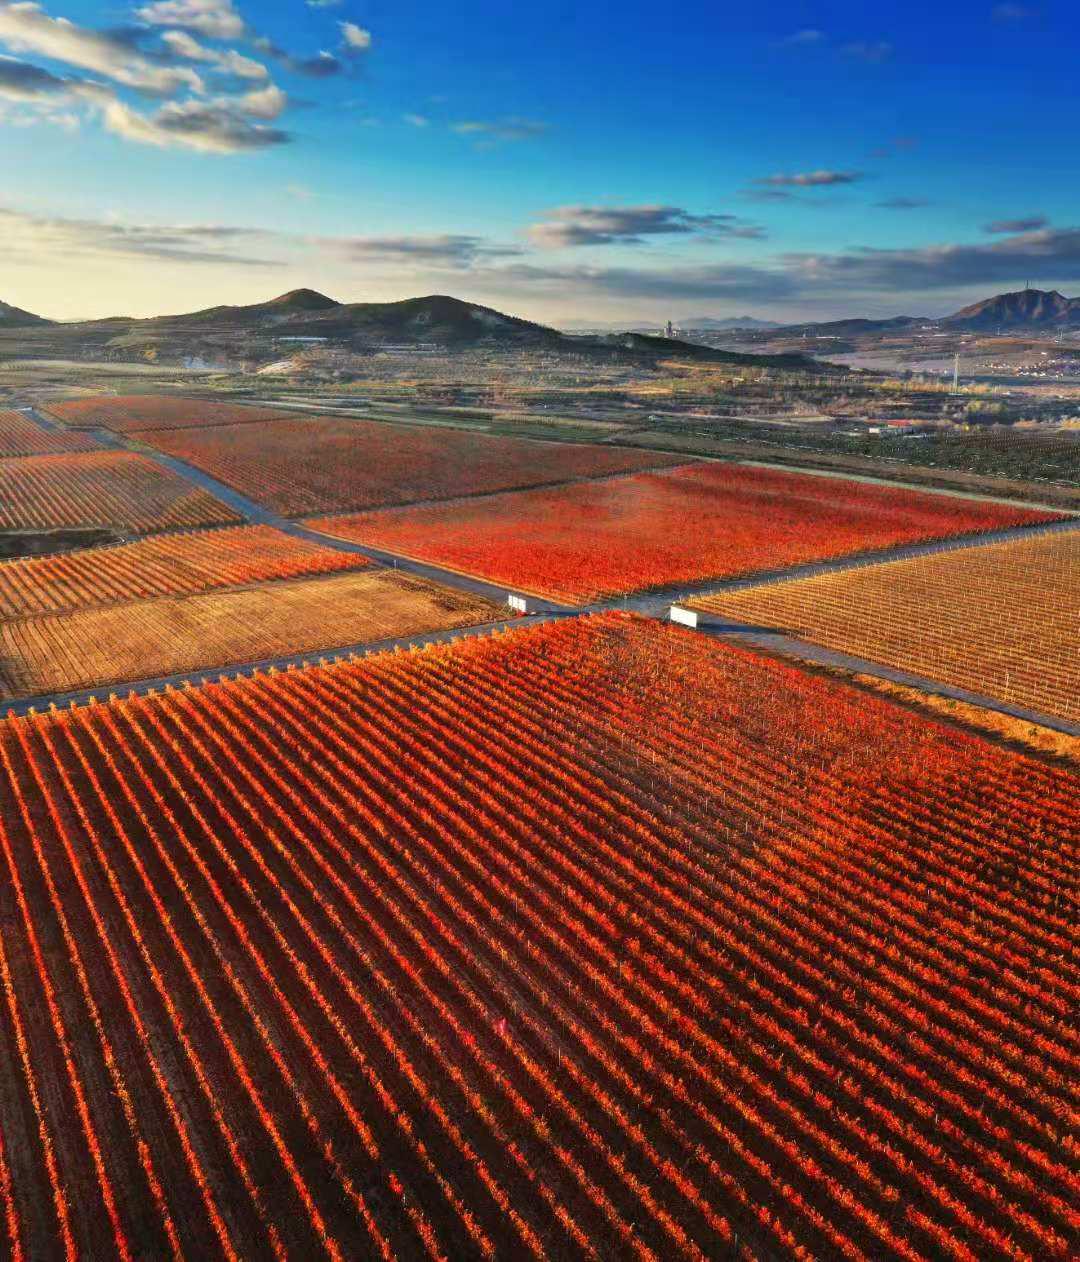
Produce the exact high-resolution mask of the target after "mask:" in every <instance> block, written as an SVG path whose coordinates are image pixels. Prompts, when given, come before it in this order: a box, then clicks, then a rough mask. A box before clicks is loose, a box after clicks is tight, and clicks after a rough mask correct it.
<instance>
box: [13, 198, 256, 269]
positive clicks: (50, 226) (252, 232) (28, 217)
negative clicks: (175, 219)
mask: <svg viewBox="0 0 1080 1262" xmlns="http://www.w3.org/2000/svg"><path fill="white" fill-rule="evenodd" d="M0 227H2V229H3V233H4V238H5V242H6V245H7V250H8V257H9V259H10V260H11V261H13V262H30V263H33V262H37V261H38V260H39V259H40V257H41V254H42V253H43V252H48V253H50V254H54V255H61V256H67V257H81V258H85V259H94V258H101V259H109V258H113V259H115V258H116V257H117V256H120V257H123V258H127V259H130V260H132V261H135V260H140V259H141V260H146V259H151V260H158V261H162V262H184V263H196V264H213V265H218V266H220V265H231V266H235V267H253V268H262V267H272V266H277V265H278V264H277V260H274V259H271V258H265V257H259V256H256V255H252V254H249V253H247V252H246V249H245V248H243V247H247V246H250V245H251V244H254V243H257V242H259V241H260V240H271V239H272V235H273V234H269V233H265V232H261V231H259V230H258V229H253V228H232V227H224V226H213V225H210V226H198V225H194V226H179V225H171V226H164V227H163V226H158V225H148V224H120V223H107V222H102V221H100V220H92V219H72V218H66V217H64V216H59V215H54V216H47V215H32V214H27V213H25V212H23V211H18V210H12V209H9V208H0ZM238 247H241V248H238Z"/></svg>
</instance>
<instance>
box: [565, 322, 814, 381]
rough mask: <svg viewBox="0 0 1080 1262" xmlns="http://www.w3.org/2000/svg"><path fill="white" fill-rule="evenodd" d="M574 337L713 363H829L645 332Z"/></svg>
mask: <svg viewBox="0 0 1080 1262" xmlns="http://www.w3.org/2000/svg"><path fill="white" fill-rule="evenodd" d="M573 340H574V341H576V342H578V343H581V344H584V345H587V346H592V347H593V348H594V349H610V350H613V351H623V352H628V353H630V354H632V355H639V356H642V357H649V358H652V359H657V358H663V359H700V360H706V361H708V362H709V363H713V364H740V365H746V366H754V367H759V368H784V369H799V370H806V369H812V370H813V371H814V372H825V371H829V370H830V369H831V365H828V364H822V363H819V362H817V361H816V360H813V359H811V357H810V356H809V355H802V354H799V353H797V352H787V353H783V354H779V355H746V354H743V353H741V352H739V351H718V350H715V349H714V348H713V347H711V346H700V345H699V344H698V343H697V342H687V341H684V340H683V339H682V338H679V339H677V340H676V339H674V338H669V337H653V336H651V335H649V334H648V333H634V332H629V333H602V334H600V335H599V336H595V337H578V338H575V339H573Z"/></svg>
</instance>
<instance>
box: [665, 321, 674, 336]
mask: <svg viewBox="0 0 1080 1262" xmlns="http://www.w3.org/2000/svg"><path fill="white" fill-rule="evenodd" d="M664 336H665V337H674V336H675V326H674V325H673V324H672V323H671V321H670V320H669V321H668V322H667V328H666V329H665V330H664Z"/></svg>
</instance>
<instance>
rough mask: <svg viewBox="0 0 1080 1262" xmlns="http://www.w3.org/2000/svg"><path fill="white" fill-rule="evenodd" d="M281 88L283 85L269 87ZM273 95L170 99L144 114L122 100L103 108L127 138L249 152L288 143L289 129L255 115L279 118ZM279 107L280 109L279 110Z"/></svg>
mask: <svg viewBox="0 0 1080 1262" xmlns="http://www.w3.org/2000/svg"><path fill="white" fill-rule="evenodd" d="M268 92H272V93H276V92H277V89H276V88H275V89H271V90H268ZM268 99H270V97H269V95H268V94H263V93H249V94H248V95H247V96H246V97H237V98H233V99H232V100H229V99H226V98H219V99H218V100H216V101H170V102H168V103H167V104H165V105H163V106H162V107H161V108H160V109H159V110H156V111H155V112H154V113H153V114H149V115H146V114H140V113H138V112H137V111H136V110H133V109H131V107H130V106H128V105H126V104H125V103H124V102H123V101H121V100H119V99H113V100H111V101H109V102H107V103H106V104H105V105H104V106H103V108H102V118H103V120H104V123H105V126H106V128H107V129H108V130H109V131H111V132H113V133H114V134H115V135H117V136H121V137H122V138H123V139H125V140H131V141H135V142H137V143H139V144H146V145H155V146H156V147H158V148H160V149H165V148H172V147H175V146H182V147H184V148H188V149H195V150H198V151H200V152H202V153H213V154H233V153H249V152H252V151H253V150H259V149H268V148H272V147H274V146H276V145H283V144H287V143H288V142H289V140H290V139H291V137H290V135H289V133H288V132H287V131H283V130H281V129H280V128H278V127H270V126H268V125H267V124H266V123H265V122H252V121H251V120H252V118H268V117H276V113H274V112H272V111H271V112H269V113H267V112H266V110H267V107H266V105H265V102H266V101H267V100H268ZM277 112H280V110H278V111H277Z"/></svg>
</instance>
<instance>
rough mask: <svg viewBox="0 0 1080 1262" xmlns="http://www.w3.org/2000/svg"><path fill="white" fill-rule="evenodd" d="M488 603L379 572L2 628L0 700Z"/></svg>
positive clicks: (203, 663)
mask: <svg viewBox="0 0 1080 1262" xmlns="http://www.w3.org/2000/svg"><path fill="white" fill-rule="evenodd" d="M498 614H499V608H498V607H497V606H496V605H495V604H494V603H493V602H491V601H488V600H484V599H482V598H480V597H475V596H470V595H467V594H466V593H463V592H459V591H451V590H450V589H448V588H443V587H439V586H437V585H436V584H434V583H429V582H427V581H425V580H423V579H418V578H414V577H412V576H408V575H402V574H397V573H390V572H387V571H376V572H361V573H356V574H341V575H335V576H334V577H332V578H325V579H303V580H299V581H296V582H284V583H276V584H274V585H272V586H269V587H264V588H245V589H242V590H233V591H226V592H212V593H207V594H202V595H197V596H188V597H173V598H163V599H158V600H143V601H134V602H131V603H128V604H121V605H111V606H108V607H106V608H100V609H86V610H81V611H78V612H73V613H66V614H55V615H48V616H43V617H38V618H25V619H21V620H17V621H13V622H7V623H3V624H0V698H8V699H10V698H12V697H15V696H36V695H38V694H49V693H54V692H72V691H76V690H81V689H85V688H97V687H101V686H106V685H111V684H120V683H123V682H125V681H129V680H135V679H145V678H156V677H158V676H168V675H179V674H184V673H185V672H188V671H197V670H204V669H212V668H217V667H219V666H229V665H235V664H239V663H242V662H252V661H260V660H262V659H264V658H270V657H279V656H288V655H290V654H296V653H314V652H318V651H321V650H325V649H332V648H341V647H344V646H346V645H350V644H363V643H368V642H372V641H378V640H385V639H390V638H396V637H398V636H408V635H415V634H417V633H419V632H424V631H440V630H445V629H447V628H450V627H460V626H468V625H471V624H473V623H479V622H487V621H490V620H492V619H494V618H495V617H497V616H498Z"/></svg>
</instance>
